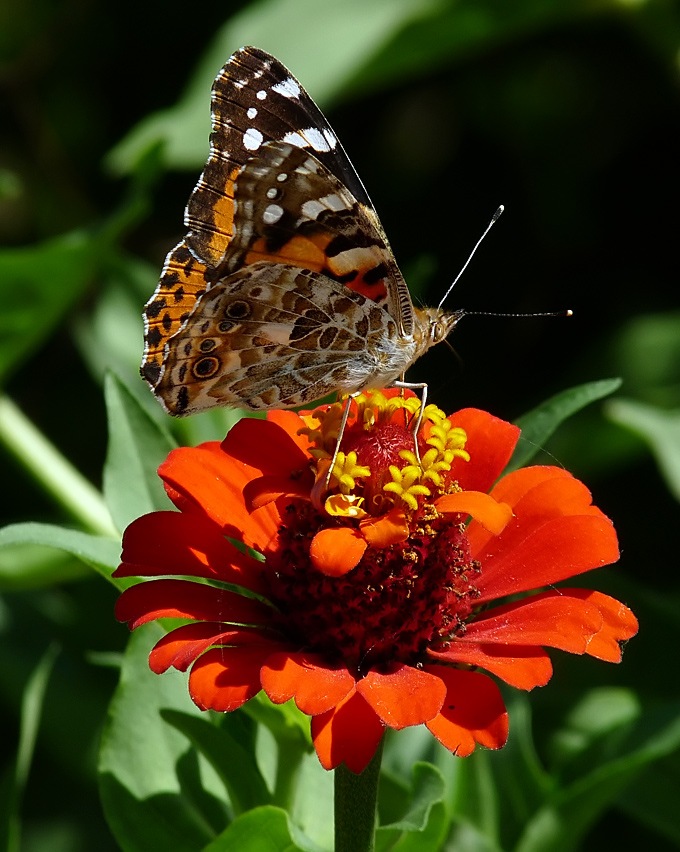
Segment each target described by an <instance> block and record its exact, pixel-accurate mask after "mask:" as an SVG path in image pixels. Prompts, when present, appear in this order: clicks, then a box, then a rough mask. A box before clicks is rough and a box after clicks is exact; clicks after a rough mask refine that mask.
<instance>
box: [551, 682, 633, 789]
mask: <svg viewBox="0 0 680 852" xmlns="http://www.w3.org/2000/svg"><path fill="white" fill-rule="evenodd" d="M640 713H641V709H640V700H639V698H638V697H637V695H636V694H635V692H633V691H632V690H630V689H624V688H623V687H612V686H610V687H599V688H595V689H590V690H588V692H586V693H585V695H584V696H583V697H582V698H581V700H580V701H579V702H578V703H577V704H576V706H575V707H573V708H572V710H571V711H570V712H569V714H568V716H567V717H566V719H565V724H564V726H563V727H561V728H560V729H558V730H557V731H556V732H555V734H554V736H553V737H552V744H551V745H552V749H551V750H552V752H553V754H554V758H553V765H554V764H555V763H556V764H557V765H558V766H559V767H560V768H562V771H563V772H564V769H565V768H566V770H567V771H568V772H569V773H570V774H571V775H573V774H574V769H573V766H574V763H575V762H576V763H577V764H578V763H579V762H581V761H582V760H583V761H587V762H588V764H589V767H592V766H593V765H595V764H596V763H599V762H605V761H606V760H607V759H609V758H610V757H611V755H612V754H615V753H616V752H617V751H618V750H619V748H620V740H621V739H622V737H623V736H624V735H625V734H627V733H628V729H629V727H630V725H631V724H632V723H634V722H636V721H637V720H638V718H639V717H640ZM596 751H597V753H598V754H597V755H596Z"/></svg>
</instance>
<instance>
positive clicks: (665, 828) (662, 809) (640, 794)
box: [616, 751, 680, 848]
mask: <svg viewBox="0 0 680 852" xmlns="http://www.w3.org/2000/svg"><path fill="white" fill-rule="evenodd" d="M678 778H680V752H678V751H676V752H675V753H674V754H672V755H669V756H668V757H667V758H665V759H663V760H660V761H658V762H657V763H654V764H653V766H652V767H650V769H648V770H647V771H646V772H644V773H643V774H642V775H641V776H640V777H639V778H638V780H637V783H636V784H635V785H634V786H631V787H630V788H629V789H628V790H627V791H626V792H625V793H624V794H623V796H621V797H620V798H619V799H618V800H617V802H616V806H617V809H618V810H621V811H622V812H623V813H625V814H626V815H627V816H628V817H629V818H630V819H634V820H637V821H638V822H640V823H641V824H642V826H643V827H645V828H652V829H653V830H654V831H655V832H658V833H659V834H660V835H664V836H665V837H667V838H668V840H670V842H671V844H673V845H674V847H675V848H678V847H680V820H679V819H678Z"/></svg>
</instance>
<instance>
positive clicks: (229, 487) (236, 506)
mask: <svg viewBox="0 0 680 852" xmlns="http://www.w3.org/2000/svg"><path fill="white" fill-rule="evenodd" d="M244 422H246V423H256V422H261V421H254V420H247V421H239V423H237V424H236V426H234V428H233V429H232V430H231V431H232V432H233V431H234V430H235V429H237V428H238V426H239V425H240V423H244ZM272 428H274V427H272ZM238 431H239V432H242V431H243V429H239V430H238ZM278 431H280V430H277V432H278ZM229 434H230V435H231V432H230V433H229ZM227 437H229V436H227ZM158 473H159V475H160V476H161V478H162V479H163V481H164V482H165V483H166V490H167V491H168V494H169V495H170V498H171V499H172V501H173V503H174V504H175V505H176V506H177V508H178V509H181V510H182V511H185V512H191V513H199V514H204V515H206V516H207V517H208V518H209V519H210V520H211V521H214V522H215V523H216V524H217V525H218V526H219V527H220V529H221V530H222V532H223V534H224V535H227V536H229V537H230V538H233V539H234V540H236V541H244V542H245V543H246V544H247V545H249V546H250V547H254V548H256V549H257V550H261V551H264V550H266V549H267V547H268V546H269V544H270V542H271V541H272V540H273V539H275V538H276V534H277V531H278V528H279V525H280V523H281V518H280V516H279V513H278V512H277V510H276V507H275V506H274V505H273V504H272V505H269V506H265V507H264V508H262V509H258V510H257V511H256V512H254V513H252V515H251V513H250V512H249V511H248V507H247V506H246V504H245V501H244V499H243V489H244V488H245V486H246V485H247V483H248V482H250V480H251V479H252V478H253V477H254V476H256V475H259V473H257V472H254V471H253V469H252V468H248V467H246V466H245V465H243V464H241V462H238V461H236V460H234V459H233V458H231V457H230V456H229V455H227V453H226V452H224V450H223V449H222V448H221V447H220V445H219V444H217V443H215V442H210V443H207V444H201V446H199V447H180V448H179V449H178V450H173V451H172V452H171V453H170V455H169V456H168V457H167V459H166V460H165V461H164V462H163V464H162V465H161V466H160V467H159V468H158Z"/></svg>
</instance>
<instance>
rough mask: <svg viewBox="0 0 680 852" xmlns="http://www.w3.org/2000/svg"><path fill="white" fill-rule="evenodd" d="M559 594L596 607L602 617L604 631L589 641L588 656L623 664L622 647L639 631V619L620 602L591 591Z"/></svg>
mask: <svg viewBox="0 0 680 852" xmlns="http://www.w3.org/2000/svg"><path fill="white" fill-rule="evenodd" d="M559 593H561V594H563V595H569V596H571V597H575V598H580V599H581V600H584V601H587V602H588V603H589V604H591V605H593V606H596V607H597V608H598V610H599V611H600V614H601V615H602V621H603V623H602V629H601V630H600V631H599V633H597V634H596V635H595V636H592V637H591V638H590V640H589V641H588V647H587V648H586V654H589V655H590V656H591V657H596V658H597V659H598V660H605V661H606V662H608V663H619V662H621V646H620V645H619V642H625V641H626V640H627V639H630V638H631V637H632V636H635V634H636V633H637V631H638V622H637V618H635V616H634V615H633V613H632V612H631V611H630V610H629V609H628V607H627V606H624V604H622V603H621V602H620V601H617V600H616V599H615V598H611V597H609V595H603V594H602V592H594V591H591V590H590V589H560V590H559Z"/></svg>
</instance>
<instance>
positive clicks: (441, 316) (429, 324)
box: [416, 308, 465, 353]
mask: <svg viewBox="0 0 680 852" xmlns="http://www.w3.org/2000/svg"><path fill="white" fill-rule="evenodd" d="M464 315H465V311H462V310H459V311H443V310H442V309H441V308H421V309H417V310H416V316H417V320H418V322H417V325H418V330H419V331H420V335H421V340H420V351H421V353H422V352H425V351H426V350H427V349H429V348H430V347H431V346H434V345H435V344H437V343H441V342H442V340H445V339H446V338H447V337H448V335H449V334H450V332H451V331H452V329H453V328H454V327H455V326H456V325H457V324H458V322H459V321H460V320H461V319H462V318H463V316H464Z"/></svg>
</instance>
